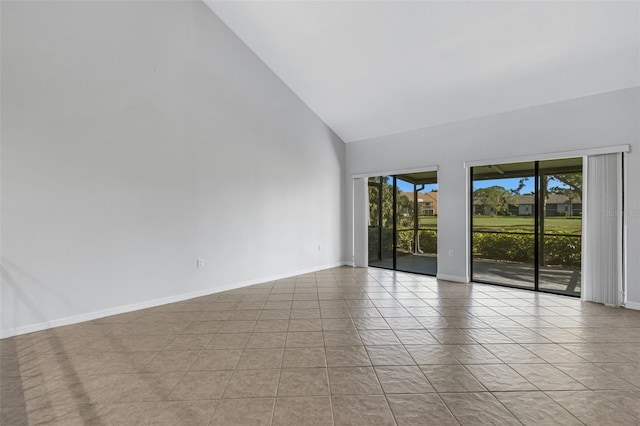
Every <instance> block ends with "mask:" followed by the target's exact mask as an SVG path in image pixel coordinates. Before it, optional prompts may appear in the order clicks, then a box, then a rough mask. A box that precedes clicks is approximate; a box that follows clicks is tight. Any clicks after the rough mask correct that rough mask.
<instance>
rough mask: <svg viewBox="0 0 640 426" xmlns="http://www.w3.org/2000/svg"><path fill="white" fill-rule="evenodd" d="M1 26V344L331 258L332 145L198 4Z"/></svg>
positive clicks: (18, 11)
mask: <svg viewBox="0 0 640 426" xmlns="http://www.w3.org/2000/svg"><path fill="white" fill-rule="evenodd" d="M1 24H2V114H3V115H2V133H1V137H2V287H1V292H0V295H1V298H2V300H1V309H2V314H1V321H2V324H1V333H2V334H3V335H4V336H7V335H11V334H14V333H20V332H26V331H30V330H35V329H39V328H43V327H47V326H50V325H56V324H63V323H67V322H73V321H77V320H80V319H84V318H90V317H92V316H97V315H104V314H106V313H113V312H117V311H120V310H126V309H132V308H134V307H141V306H146V305H150V304H154V303H159V302H160V301H161V300H157V299H162V298H166V299H163V301H168V300H173V299H175V298H180V297H181V296H182V295H185V294H191V295H193V294H200V293H209V292H214V291H218V290H221V289H225V288H229V287H233V286H237V285H240V284H243V283H249V282H259V281H261V280H264V279H269V278H273V277H276V276H285V275H291V274H294V273H296V272H298V271H307V270H313V269H320V268H323V267H325V266H330V265H335V264H337V263H339V262H340V261H341V260H342V259H343V256H342V248H343V241H342V235H343V234H344V217H343V212H344V210H345V208H344V201H345V194H344V188H345V182H344V179H343V176H344V144H343V142H342V141H341V140H340V139H339V138H338V137H336V136H335V134H333V133H332V132H331V131H330V129H328V128H327V127H326V126H325V125H324V124H323V123H322V122H321V121H320V120H319V119H318V118H317V117H316V116H315V115H314V114H313V113H312V112H311V111H310V110H309V109H308V108H307V107H306V106H305V105H304V104H303V103H302V101H300V99H299V98H297V97H296V96H295V95H294V94H293V93H292V92H291V91H290V90H289V89H288V88H287V87H286V86H285V85H284V83H283V82H282V81H280V80H279V79H278V78H277V77H276V76H275V75H274V74H273V73H272V72H271V71H270V70H269V69H268V68H267V67H266V66H265V65H264V64H263V63H262V62H261V61H260V60H259V59H258V58H257V57H256V56H255V55H254V54H253V53H252V52H251V51H250V50H249V49H248V48H247V47H246V46H245V45H244V44H243V43H242V42H241V41H240V40H239V39H238V38H237V37H236V36H235V35H234V34H233V33H232V32H231V31H230V30H229V29H228V28H227V27H226V26H225V25H224V24H223V23H222V22H221V21H220V20H219V19H218V18H217V17H216V16H215V15H214V14H213V13H212V12H211V10H210V9H208V8H207V7H206V6H205V5H204V4H203V3H199V2H164V1H158V2H65V3H63V2H55V3H54V2H3V4H2V22H1ZM318 245H320V246H321V251H319V250H318ZM196 258H203V259H204V261H205V267H204V268H203V269H196V268H195V266H196Z"/></svg>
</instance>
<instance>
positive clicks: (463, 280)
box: [436, 274, 469, 284]
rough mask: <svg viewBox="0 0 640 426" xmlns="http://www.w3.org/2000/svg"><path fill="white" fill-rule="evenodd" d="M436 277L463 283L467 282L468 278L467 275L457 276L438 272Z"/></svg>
mask: <svg viewBox="0 0 640 426" xmlns="http://www.w3.org/2000/svg"><path fill="white" fill-rule="evenodd" d="M436 278H437V279H439V280H445V281H453V282H456V283H464V284H468V283H469V280H468V279H467V277H459V276H457V275H447V274H438V275H436Z"/></svg>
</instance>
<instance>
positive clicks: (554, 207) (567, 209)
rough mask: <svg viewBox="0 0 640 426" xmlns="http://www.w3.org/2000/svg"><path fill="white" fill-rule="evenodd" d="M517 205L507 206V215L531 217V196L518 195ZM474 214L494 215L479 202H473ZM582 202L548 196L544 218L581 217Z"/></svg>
mask: <svg viewBox="0 0 640 426" xmlns="http://www.w3.org/2000/svg"><path fill="white" fill-rule="evenodd" d="M517 200H518V203H517V205H516V204H509V213H510V214H511V215H513V216H531V215H533V211H534V208H535V205H534V199H533V195H519V196H518V197H517ZM473 204H474V207H473V210H474V213H475V214H486V215H489V214H494V210H493V208H492V207H491V206H487V205H483V204H481V203H480V201H478V200H476V201H474V203H473ZM581 215H582V200H581V199H580V198H573V199H571V200H569V198H568V197H567V196H565V195H558V194H549V195H548V196H547V201H546V214H545V216H548V217H550V216H581Z"/></svg>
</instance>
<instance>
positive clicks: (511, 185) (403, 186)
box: [397, 177, 567, 195]
mask: <svg viewBox="0 0 640 426" xmlns="http://www.w3.org/2000/svg"><path fill="white" fill-rule="evenodd" d="M397 182H398V188H399V189H400V191H402V192H412V191H413V184H412V183H408V182H405V181H403V180H401V179H398V181H397ZM534 183H535V179H534V178H533V177H530V178H527V180H525V182H524V187H523V188H522V189H521V190H520V194H522V195H526V194H531V193H533V188H534ZM519 184H520V178H505V179H487V180H478V181H475V182H474V183H473V189H474V190H476V189H479V188H489V187H490V186H502V187H503V188H506V189H516V188H518V185H519ZM549 186H558V187H567V186H566V185H564V184H563V183H561V182H558V181H553V182H552V183H550V184H549ZM437 189H438V184H430V185H425V187H424V190H422V191H420V192H431V191H432V190H437Z"/></svg>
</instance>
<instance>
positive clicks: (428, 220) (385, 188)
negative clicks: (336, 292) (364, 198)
mask: <svg viewBox="0 0 640 426" xmlns="http://www.w3.org/2000/svg"><path fill="white" fill-rule="evenodd" d="M437 217H438V187H437V174H436V172H435V171H433V172H421V173H410V174H403V175H396V176H378V177H372V178H369V266H374V267H381V268H387V269H394V270H398V271H405V272H414V273H419V274H427V275H436V273H437V263H438V262H437V252H438V247H437V246H438V244H437V241H438V240H437Z"/></svg>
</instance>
